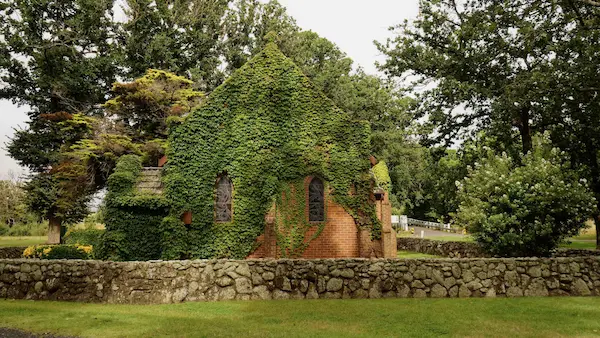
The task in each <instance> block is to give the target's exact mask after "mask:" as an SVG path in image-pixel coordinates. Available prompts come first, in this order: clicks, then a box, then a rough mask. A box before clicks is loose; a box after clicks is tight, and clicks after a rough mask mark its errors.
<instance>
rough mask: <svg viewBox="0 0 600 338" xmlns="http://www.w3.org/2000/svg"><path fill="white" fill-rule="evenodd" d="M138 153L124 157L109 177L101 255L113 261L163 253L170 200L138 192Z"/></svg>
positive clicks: (143, 257) (146, 258)
mask: <svg viewBox="0 0 600 338" xmlns="http://www.w3.org/2000/svg"><path fill="white" fill-rule="evenodd" d="M141 169H142V160H141V158H140V157H139V156H135V155H125V156H123V157H121V159H120V160H119V162H118V163H117V166H116V168H115V172H114V173H113V174H112V175H111V176H110V178H109V179H108V194H107V196H106V214H105V223H106V232H105V234H104V235H103V237H102V244H101V246H100V248H99V250H98V251H99V253H98V256H99V257H101V258H104V259H114V260H150V259H159V258H161V257H162V256H163V243H164V240H163V237H164V236H163V227H162V224H163V219H164V218H165V217H166V216H167V214H168V210H169V203H168V202H167V200H166V199H165V198H164V196H162V195H160V194H149V193H145V192H139V191H137V190H136V188H135V186H136V183H137V181H138V178H139V175H140V173H141Z"/></svg>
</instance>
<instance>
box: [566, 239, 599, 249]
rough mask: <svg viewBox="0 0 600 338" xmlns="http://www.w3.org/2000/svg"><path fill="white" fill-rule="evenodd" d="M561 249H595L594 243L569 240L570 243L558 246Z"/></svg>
mask: <svg viewBox="0 0 600 338" xmlns="http://www.w3.org/2000/svg"><path fill="white" fill-rule="evenodd" d="M560 247H561V248H569V249H591V250H593V249H596V241H595V240H594V241H589V240H585V241H577V240H573V239H571V243H565V244H561V245H560Z"/></svg>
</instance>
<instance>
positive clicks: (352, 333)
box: [0, 298, 600, 337]
mask: <svg viewBox="0 0 600 338" xmlns="http://www.w3.org/2000/svg"><path fill="white" fill-rule="evenodd" d="M598 318H600V298H518V299H507V298H498V299H381V300H316V301H315V300H311V301H309V300H306V301H255V302H217V303H186V304H177V305H100V304H76V303H58V302H33V301H6V300H0V327H10V328H16V329H22V330H27V331H31V332H36V333H43V332H48V333H54V334H61V335H73V336H83V337H162V336H177V337H398V336H403V337H438V336H450V337H558V336H579V337H581V336H588V337H589V336H598V335H600V321H599V320H598Z"/></svg>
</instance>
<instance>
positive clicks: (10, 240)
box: [0, 236, 48, 248]
mask: <svg viewBox="0 0 600 338" xmlns="http://www.w3.org/2000/svg"><path fill="white" fill-rule="evenodd" d="M47 240H48V237H46V236H24V237H12V236H6V237H0V248H2V247H9V246H30V245H37V244H44V243H45V242H46V241H47Z"/></svg>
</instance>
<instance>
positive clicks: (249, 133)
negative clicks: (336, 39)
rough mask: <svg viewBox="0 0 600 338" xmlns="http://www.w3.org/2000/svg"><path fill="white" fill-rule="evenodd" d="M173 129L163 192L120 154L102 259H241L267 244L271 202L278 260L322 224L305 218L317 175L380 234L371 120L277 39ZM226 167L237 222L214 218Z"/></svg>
mask: <svg viewBox="0 0 600 338" xmlns="http://www.w3.org/2000/svg"><path fill="white" fill-rule="evenodd" d="M167 125H168V127H169V129H170V133H169V140H168V147H167V149H166V151H167V157H168V159H169V161H168V162H167V165H166V167H165V169H164V172H163V181H164V185H165V189H164V194H163V195H148V194H143V193H140V192H137V191H136V189H135V184H136V182H137V179H138V177H139V174H140V171H141V168H142V160H141V159H140V158H139V157H137V156H124V157H123V158H122V159H121V161H120V162H119V163H118V165H117V168H116V170H115V172H114V174H113V175H112V176H111V177H110V179H109V182H108V185H109V193H108V196H107V215H106V223H107V233H106V234H105V241H104V243H103V248H102V250H101V252H103V253H104V257H107V258H113V259H114V258H118V259H125V260H132V259H156V258H162V259H180V258H238V259H242V258H245V257H247V256H248V255H249V254H250V253H252V252H253V251H254V250H256V248H257V246H258V245H260V243H257V242H256V239H257V238H258V237H259V236H260V235H261V234H262V233H263V232H264V231H265V226H266V222H265V215H267V213H268V212H269V211H270V210H271V209H272V208H273V207H275V210H276V211H275V214H276V217H275V225H276V226H275V232H276V234H277V243H278V247H279V248H280V255H281V256H284V257H298V256H301V255H302V253H303V252H304V250H305V249H306V248H307V247H308V245H309V244H310V242H311V241H312V240H314V239H315V238H317V237H318V236H319V234H320V233H321V231H322V230H323V227H324V226H325V222H320V223H316V224H315V223H310V222H308V219H307V215H306V213H305V208H306V197H305V194H306V187H305V186H304V182H305V179H306V178H307V177H312V176H316V177H320V178H322V179H323V181H324V182H326V185H327V186H328V188H329V189H328V193H327V194H328V195H329V197H330V198H333V200H334V201H335V202H336V203H338V204H339V205H341V206H343V207H344V209H345V210H346V211H347V212H348V213H349V214H350V215H352V217H353V218H354V219H355V221H356V224H357V226H358V227H360V228H364V229H370V230H371V234H372V236H373V238H380V236H381V224H380V222H379V220H378V219H377V215H376V212H375V207H374V199H373V197H372V196H373V194H372V192H373V187H374V184H375V183H374V181H373V177H372V174H371V172H370V169H371V166H370V162H369V155H370V136H371V131H370V128H369V125H368V123H367V122H358V121H352V120H351V118H350V117H349V115H348V114H346V113H344V112H343V111H341V110H340V109H338V108H337V107H336V106H335V105H334V103H333V102H332V101H331V100H330V99H328V98H327V97H325V96H324V95H323V94H321V93H320V91H319V90H317V89H316V88H315V87H314V85H313V84H312V83H311V82H310V81H309V80H308V78H307V77H306V76H305V75H304V74H303V73H302V72H301V71H300V69H299V68H298V67H297V66H296V65H295V64H294V63H293V62H292V61H290V60H289V59H288V58H286V57H285V56H284V55H283V54H282V53H281V51H279V49H278V48H277V46H276V45H275V44H274V43H269V44H268V45H267V46H266V48H265V49H264V51H263V52H261V53H259V54H258V55H257V56H256V57H254V58H253V59H252V60H251V61H249V62H248V63H247V64H246V65H245V66H243V67H242V68H240V69H239V70H237V71H236V72H235V73H234V74H233V75H232V76H231V77H230V78H229V79H228V80H227V81H226V82H225V83H224V84H223V85H221V86H220V87H218V88H217V89H216V90H215V91H214V92H213V93H212V94H211V95H210V96H209V97H208V98H207V99H206V101H205V102H204V103H203V104H202V105H201V106H199V107H198V108H196V109H195V110H193V111H192V112H191V113H190V114H188V115H186V116H183V117H181V116H172V117H170V118H169V119H168V120H167ZM225 174H226V175H228V177H229V178H230V179H231V181H232V182H233V187H234V188H233V218H232V220H231V222H227V223H217V222H215V217H214V212H215V211H214V201H215V194H216V191H215V189H216V183H217V180H218V178H219V176H220V175H225ZM188 211H191V213H192V222H191V224H189V225H185V224H184V223H183V221H182V220H181V219H182V216H183V214H184V213H185V212H188Z"/></svg>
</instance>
